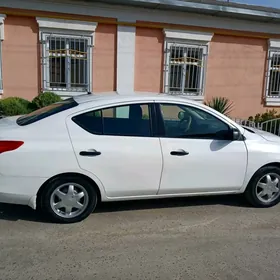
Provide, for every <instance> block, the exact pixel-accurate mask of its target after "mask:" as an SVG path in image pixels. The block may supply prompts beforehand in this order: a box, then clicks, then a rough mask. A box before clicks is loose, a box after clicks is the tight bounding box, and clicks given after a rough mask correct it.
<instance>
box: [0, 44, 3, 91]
mask: <svg viewBox="0 0 280 280" xmlns="http://www.w3.org/2000/svg"><path fill="white" fill-rule="evenodd" d="M2 92H3V74H2V40H0V93H2Z"/></svg>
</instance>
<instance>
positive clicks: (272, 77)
mask: <svg viewBox="0 0 280 280" xmlns="http://www.w3.org/2000/svg"><path fill="white" fill-rule="evenodd" d="M266 95H267V96H268V97H277V98H279V97H280V51H269V61H268V73H267V92H266Z"/></svg>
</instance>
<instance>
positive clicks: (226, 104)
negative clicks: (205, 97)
mask: <svg viewBox="0 0 280 280" xmlns="http://www.w3.org/2000/svg"><path fill="white" fill-rule="evenodd" d="M204 104H205V105H207V106H209V107H211V108H212V109H214V110H216V111H218V112H220V113H222V114H224V115H226V116H228V115H229V114H230V112H231V111H232V109H233V102H231V101H230V100H229V99H228V98H226V97H213V98H212V99H211V100H210V101H207V102H205V103H204Z"/></svg>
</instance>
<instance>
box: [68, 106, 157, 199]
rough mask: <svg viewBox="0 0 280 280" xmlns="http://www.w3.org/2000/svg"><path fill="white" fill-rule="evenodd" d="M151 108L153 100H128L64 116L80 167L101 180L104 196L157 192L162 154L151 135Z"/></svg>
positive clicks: (155, 139)
mask: <svg viewBox="0 0 280 280" xmlns="http://www.w3.org/2000/svg"><path fill="white" fill-rule="evenodd" d="M153 108H154V106H153V103H146V104H132V103H131V104H126V105H121V106H114V107H109V108H108V107H105V108H102V109H98V110H90V111H87V112H83V113H79V114H77V115H75V116H71V117H69V118H68V120H67V126H68V130H69V133H70V138H71V141H72V143H73V148H74V151H75V153H76V157H77V159H78V162H79V165H80V167H81V169H84V170H86V171H89V172H91V173H92V174H94V175H95V176H96V177H97V178H98V179H99V180H100V181H101V182H102V184H103V186H104V189H105V191H106V194H107V196H108V197H128V196H129V197H133V196H146V195H155V194H156V193H157V191H158V189H159V182H160V176H161V170H162V154H161V148H160V141H159V138H156V137H153V130H152V121H151V115H152V112H153V110H154V109H153Z"/></svg>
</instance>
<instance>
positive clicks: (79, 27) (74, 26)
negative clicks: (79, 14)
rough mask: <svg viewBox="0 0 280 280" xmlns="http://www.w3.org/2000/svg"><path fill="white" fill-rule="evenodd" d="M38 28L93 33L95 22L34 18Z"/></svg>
mask: <svg viewBox="0 0 280 280" xmlns="http://www.w3.org/2000/svg"><path fill="white" fill-rule="evenodd" d="M36 20H37V22H38V25H39V27H40V28H54V29H64V30H76V31H84V32H91V33H93V32H95V29H96V27H97V22H88V21H77V20H64V19H53V18H41V17H37V18H36Z"/></svg>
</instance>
